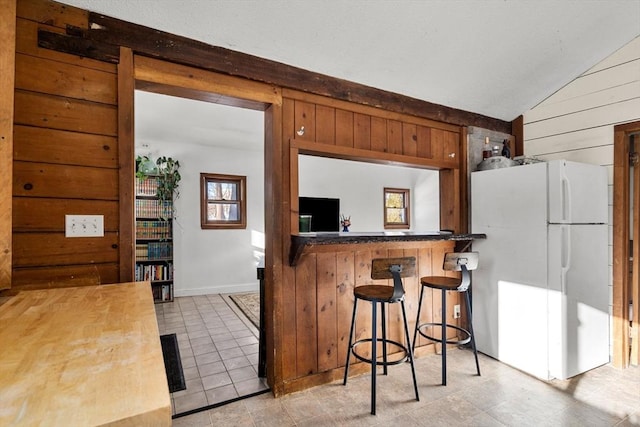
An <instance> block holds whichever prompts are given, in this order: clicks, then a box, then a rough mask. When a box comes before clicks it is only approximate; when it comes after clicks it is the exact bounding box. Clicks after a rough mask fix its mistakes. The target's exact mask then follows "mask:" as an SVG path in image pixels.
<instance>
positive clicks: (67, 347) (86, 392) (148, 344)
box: [0, 282, 171, 426]
mask: <svg viewBox="0 0 640 427" xmlns="http://www.w3.org/2000/svg"><path fill="white" fill-rule="evenodd" d="M0 425H20V426H23V425H25V426H30V425H48V426H97V425H110V426H170V425H171V402H170V397H169V389H168V385H167V379H166V375H165V371H164V361H163V358H162V348H161V346H160V337H159V332H158V325H157V321H156V315H155V309H154V304H153V297H152V295H151V286H149V283H148V282H132V283H121V284H114V285H101V286H85V287H78V288H60V289H46V290H34V291H23V292H20V293H19V294H18V295H16V296H15V297H12V298H11V300H9V301H8V302H6V303H5V304H3V305H1V306H0Z"/></svg>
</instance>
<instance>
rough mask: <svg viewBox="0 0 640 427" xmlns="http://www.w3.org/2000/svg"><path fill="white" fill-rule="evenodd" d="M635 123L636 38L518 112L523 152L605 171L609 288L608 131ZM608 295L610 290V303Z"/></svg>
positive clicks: (639, 51) (639, 105)
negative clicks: (531, 105)
mask: <svg viewBox="0 0 640 427" xmlns="http://www.w3.org/2000/svg"><path fill="white" fill-rule="evenodd" d="M637 120H640V37H638V38H636V39H634V40H633V41H631V42H630V43H628V44H627V45H626V46H624V47H622V48H621V49H620V50H618V51H617V52H615V53H614V54H612V55H611V56H609V57H608V58H606V59H605V60H603V61H602V62H600V63H599V64H597V65H596V66H594V67H593V68H591V69H590V70H588V71H587V72H585V73H584V74H582V75H581V76H580V77H578V78H577V79H575V80H573V81H572V82H571V83H569V84H568V85H567V86H565V87H564V88H562V89H561V90H559V91H558V92H556V93H555V94H553V95H552V96H550V97H549V98H547V99H546V100H544V101H543V102H541V103H540V104H539V105H538V106H536V107H535V108H533V109H532V110H530V111H528V112H526V113H525V114H524V152H525V155H527V156H535V157H538V158H540V159H542V160H552V159H562V158H564V159H567V160H574V161H579V162H585V163H593V164H598V165H603V166H606V167H607V168H608V170H609V285H610V286H612V282H613V270H612V260H613V257H612V253H613V251H612V244H613V237H612V236H613V227H612V221H611V218H612V212H613V137H614V133H613V127H614V125H617V124H621V123H628V122H633V121H637ZM612 296H613V291H612V289H611V292H610V300H611V299H612Z"/></svg>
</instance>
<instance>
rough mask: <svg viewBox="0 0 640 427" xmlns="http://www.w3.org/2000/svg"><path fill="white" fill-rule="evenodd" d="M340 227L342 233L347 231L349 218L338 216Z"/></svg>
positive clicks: (349, 222) (349, 224) (349, 223)
mask: <svg viewBox="0 0 640 427" xmlns="http://www.w3.org/2000/svg"><path fill="white" fill-rule="evenodd" d="M340 225H342V232H343V233H346V232H347V231H349V227H350V226H351V217H350V216H348V217H347V216H344V215H342V214H340Z"/></svg>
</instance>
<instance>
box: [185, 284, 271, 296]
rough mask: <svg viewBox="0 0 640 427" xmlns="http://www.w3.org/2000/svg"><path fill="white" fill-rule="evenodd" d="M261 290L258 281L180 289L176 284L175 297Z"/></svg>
mask: <svg viewBox="0 0 640 427" xmlns="http://www.w3.org/2000/svg"><path fill="white" fill-rule="evenodd" d="M259 290H260V284H258V283H244V284H237V285H225V286H210V287H203V288H192V289H180V288H177V287H175V286H174V288H173V296H174V297H193V296H198V295H210V294H235V293H239V292H258V291H259Z"/></svg>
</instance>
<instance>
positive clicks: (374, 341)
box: [342, 298, 420, 415]
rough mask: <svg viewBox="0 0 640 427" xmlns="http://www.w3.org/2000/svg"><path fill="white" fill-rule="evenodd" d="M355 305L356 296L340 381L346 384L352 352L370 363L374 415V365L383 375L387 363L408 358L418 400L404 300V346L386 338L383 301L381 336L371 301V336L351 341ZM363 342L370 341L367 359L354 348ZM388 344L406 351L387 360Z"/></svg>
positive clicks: (374, 305)
mask: <svg viewBox="0 0 640 427" xmlns="http://www.w3.org/2000/svg"><path fill="white" fill-rule="evenodd" d="M357 305H358V299H357V298H356V300H355V301H354V304H353V315H352V316H351V328H350V332H349V347H348V351H347V361H346V363H345V369H344V379H343V381H342V384H343V385H346V384H347V378H348V376H349V364H350V359H351V355H352V354H353V355H354V356H355V357H356V358H357V359H359V360H361V361H363V362H366V363H370V364H371V415H375V414H376V387H377V384H376V376H377V372H376V371H377V370H376V367H377V366H382V372H383V375H387V373H388V370H387V368H388V366H389V365H396V364H399V363H402V362H404V361H406V360H409V362H410V365H411V376H412V378H413V390H414V392H415V395H416V400H417V401H419V400H420V396H419V394H418V381H417V379H416V370H415V366H414V364H413V352H412V347H411V341H410V336H409V324H408V322H407V312H406V310H405V306H404V301H401V302H400V306H401V307H402V320H403V324H404V325H403V326H404V334H405V337H404V338H405V339H406V340H407V345H406V346H405V345H404V344H401V343H399V342H397V341H392V340H389V339H387V326H386V315H385V304H384V303H383V302H381V303H380V312H381V318H382V319H381V320H382V322H381V324H382V338H381V339H378V336H377V334H378V319H377V317H378V315H377V312H378V309H377V305H378V303H377V302H373V301H372V302H371V338H364V339H361V340H358V341H356V342H355V343H354V342H353V332H354V329H355V323H356V322H355V320H356V311H357ZM378 341H380V342H382V361H381V362H380V361H378ZM363 342H371V359H367V358H364V357H362V356H360V355H359V354H357V353H356V351H355V348H356V346H357V345H358V344H361V343H363ZM388 344H392V345H395V346H396V347H400V348H403V349H405V350H404V351H405V352H406V355H405V357H403V358H402V359H401V360H397V361H393V362H389V360H388V358H387V353H388V350H387V345H388ZM374 361H375V363H374Z"/></svg>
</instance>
